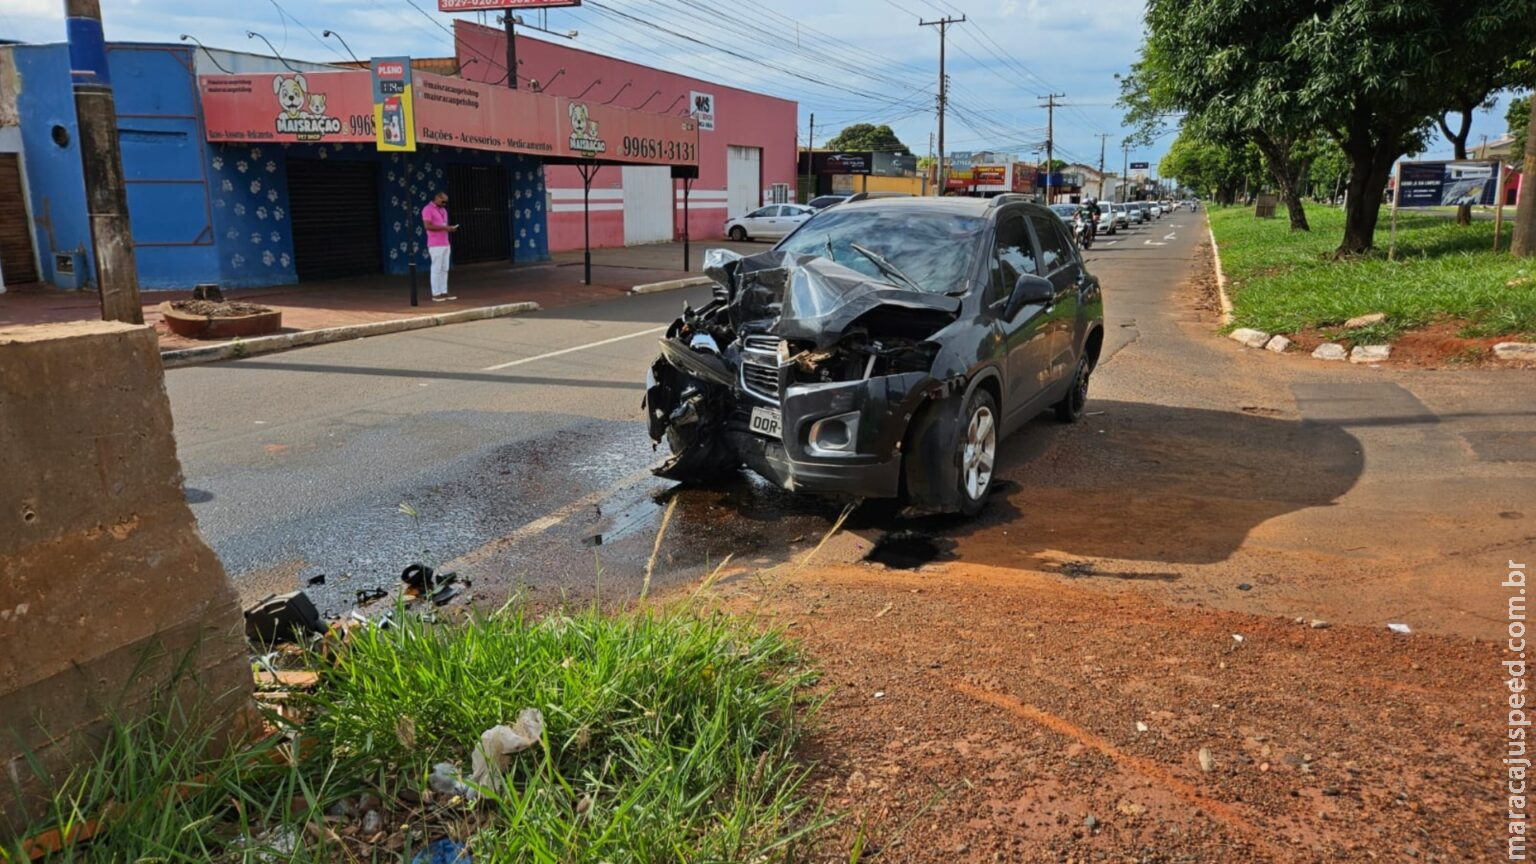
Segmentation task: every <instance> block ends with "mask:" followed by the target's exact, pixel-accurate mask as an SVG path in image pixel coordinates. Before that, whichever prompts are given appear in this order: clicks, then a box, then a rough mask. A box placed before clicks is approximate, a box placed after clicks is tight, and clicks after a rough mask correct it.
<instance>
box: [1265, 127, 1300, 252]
mask: <svg viewBox="0 0 1536 864" xmlns="http://www.w3.org/2000/svg"><path fill="white" fill-rule="evenodd" d="M1254 143H1255V144H1256V145H1258V148H1259V153H1261V154H1263V156H1264V164H1265V165H1266V166H1267V167H1268V168H1269V176H1270V177H1271V178H1272V179H1273V180H1274V181H1275V187H1276V188H1278V189H1279V190H1280V199H1281V200H1282V201H1284V202H1285V212H1286V213H1287V214H1288V215H1289V216H1290V217H1291V230H1292V231H1311V230H1312V226H1311V225H1309V224H1307V208H1306V207H1304V206H1303V205H1302V203H1301V184H1302V178H1304V177H1306V176H1307V164H1308V163H1307V162H1306V161H1305V160H1297V159H1295V158H1293V157H1292V156H1291V147H1290V142H1289V141H1276V140H1275V139H1273V138H1271V137H1269V136H1268V135H1266V134H1263V133H1260V134H1258V135H1256V136H1254Z"/></svg>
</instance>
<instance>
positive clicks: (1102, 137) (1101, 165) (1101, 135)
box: [1098, 132, 1109, 201]
mask: <svg viewBox="0 0 1536 864" xmlns="http://www.w3.org/2000/svg"><path fill="white" fill-rule="evenodd" d="M1098 139H1099V200H1100V201H1103V200H1104V145H1105V143H1106V142H1108V141H1109V133H1108V132H1100V133H1099V135H1098Z"/></svg>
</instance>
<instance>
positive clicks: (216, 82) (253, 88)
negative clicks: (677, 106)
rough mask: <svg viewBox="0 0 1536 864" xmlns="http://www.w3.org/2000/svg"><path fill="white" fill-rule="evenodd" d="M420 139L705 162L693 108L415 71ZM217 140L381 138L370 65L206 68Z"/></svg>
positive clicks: (607, 160)
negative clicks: (624, 104)
mask: <svg viewBox="0 0 1536 864" xmlns="http://www.w3.org/2000/svg"><path fill="white" fill-rule="evenodd" d="M412 79H413V85H412V90H413V91H414V92H413V94H412V95H413V106H414V110H413V112H412V122H413V124H414V126H415V129H416V141H417V143H418V144H421V145H425V144H435V145H440V146H446V147H466V148H470V149H475V150H491V151H496V152H504V153H525V154H529V155H533V156H539V157H543V158H544V159H545V160H546V161H547V162H568V163H576V162H580V163H598V164H622V165H693V166H696V165H698V164H699V132H698V125H697V123H696V122H695V121H694V120H693V118H691V117H679V116H676V115H673V114H657V113H652V112H646V111H631V110H629V109H627V108H616V107H613V106H610V105H600V104H596V103H591V102H585V101H582V100H577V99H568V98H565V97H563V96H549V95H546V94H543V93H537V92H534V91H530V90H512V89H510V88H507V87H500V86H495V85H491V84H483V83H479V82H476V81H466V80H464V79H462V78H452V77H448V76H443V75H432V74H430V73H425V72H421V71H419V70H417V71H415V72H414V74H413V76H412ZM198 86H199V89H200V91H201V95H202V103H203V115H204V118H205V126H206V129H207V134H208V140H209V141H216V142H232V143H241V144H251V143H256V142H263V143H296V144H302V143H322V142H323V143H331V142H336V143H354V142H355V143H369V144H372V143H376V141H377V133H376V132H375V119H374V118H375V116H376V115H375V112H374V102H373V98H374V97H373V80H372V75H371V73H370V72H368V71H367V70H357V71H351V70H349V71H338V72H303V73H301V72H294V73H259V74H251V75H203V76H200V77H199V78H198Z"/></svg>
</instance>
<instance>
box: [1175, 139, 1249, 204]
mask: <svg viewBox="0 0 1536 864" xmlns="http://www.w3.org/2000/svg"><path fill="white" fill-rule="evenodd" d="M1157 171H1158V173H1159V174H1161V175H1162V176H1164V177H1177V178H1178V179H1179V182H1180V183H1182V184H1183V185H1185V186H1188V187H1190V188H1191V189H1194V190H1195V191H1197V192H1198V193H1199V194H1200V195H1202V196H1204V197H1207V198H1210V199H1211V200H1213V201H1215V202H1216V203H1217V204H1220V205H1222V206H1227V205H1230V204H1232V203H1233V201H1235V200H1236V199H1237V192H1238V190H1239V189H1241V188H1243V187H1244V186H1258V185H1260V184H1262V182H1263V179H1264V177H1263V175H1264V171H1263V168H1262V167H1260V158H1259V154H1258V150H1257V149H1256V148H1255V147H1254V146H1253V145H1251V144H1244V145H1239V146H1233V145H1230V144H1221V143H1217V142H1212V141H1206V140H1202V139H1200V138H1198V137H1196V136H1195V135H1193V134H1192V133H1190V132H1189V131H1188V130H1181V131H1180V132H1179V136H1178V137H1177V138H1175V139H1173V143H1172V144H1171V145H1169V147H1168V152H1167V153H1166V154H1164V156H1163V158H1162V160H1161V161H1159V162H1158V163H1157Z"/></svg>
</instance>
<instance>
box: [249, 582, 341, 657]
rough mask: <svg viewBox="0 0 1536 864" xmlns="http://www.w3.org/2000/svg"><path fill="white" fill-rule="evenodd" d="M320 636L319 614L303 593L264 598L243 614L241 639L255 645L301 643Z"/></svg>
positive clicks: (320, 622)
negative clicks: (313, 636) (243, 631)
mask: <svg viewBox="0 0 1536 864" xmlns="http://www.w3.org/2000/svg"><path fill="white" fill-rule="evenodd" d="M324 632H325V623H324V622H323V621H322V620H321V618H320V610H318V609H316V608H315V604H314V602H313V601H311V600H310V599H309V595H307V594H305V593H304V592H303V591H293V592H291V593H288V594H272V595H268V596H267V597H266V599H264V600H262V601H261V602H259V603H257V604H256V605H254V606H252V607H251V608H249V609H247V610H245V638H247V639H249V640H250V641H252V642H255V643H257V644H258V645H276V644H278V643H280V642H301V641H304V640H305V639H307V638H308V637H309V636H311V635H318V634H322V633H324Z"/></svg>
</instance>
